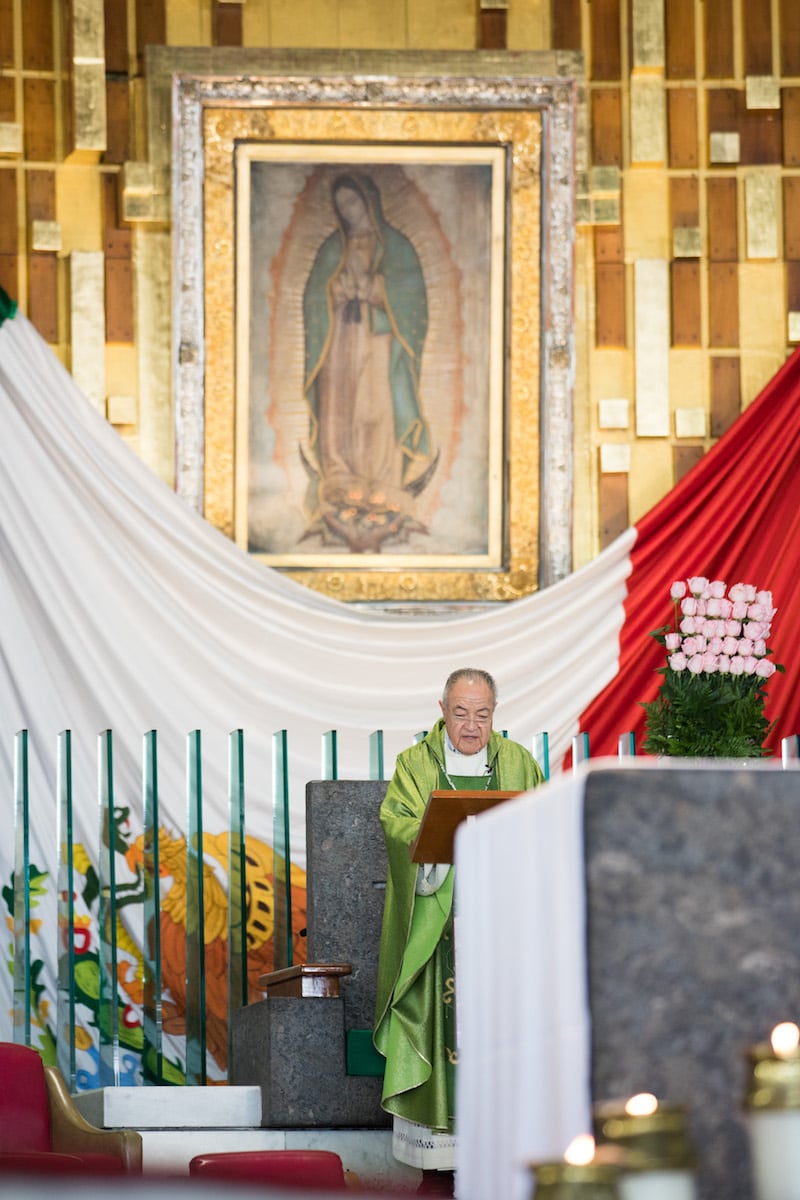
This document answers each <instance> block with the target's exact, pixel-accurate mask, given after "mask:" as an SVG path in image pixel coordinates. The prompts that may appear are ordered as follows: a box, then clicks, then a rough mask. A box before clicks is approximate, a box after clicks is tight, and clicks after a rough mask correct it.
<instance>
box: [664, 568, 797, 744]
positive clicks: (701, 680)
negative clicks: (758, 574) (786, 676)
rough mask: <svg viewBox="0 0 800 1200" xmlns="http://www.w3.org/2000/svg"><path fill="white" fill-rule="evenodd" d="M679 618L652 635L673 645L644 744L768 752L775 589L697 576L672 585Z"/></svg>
mask: <svg viewBox="0 0 800 1200" xmlns="http://www.w3.org/2000/svg"><path fill="white" fill-rule="evenodd" d="M670 595H671V597H672V603H673V613H674V616H673V623H672V626H670V625H666V626H664V628H663V629H657V630H655V631H654V632H653V634H652V635H651V636H652V637H654V638H656V640H657V641H659V642H660V643H661V644H662V645H663V646H664V647H665V649H666V651H667V665H666V667H663V668H662V669H661V674H662V675H663V676H664V682H663V683H662V685H661V688H660V691H659V694H658V698H657V699H656V700H653V701H651V702H650V703H649V704H645V705H644V708H645V711H646V712H647V721H646V738H645V741H644V749H645V750H647V751H649V752H650V753H652V754H669V755H681V756H685V757H692V758H697V757H702V758H707V757H713V758H760V757H762V756H763V755H765V754H767V753H768V751H766V750H765V749H764V741H765V739H766V737H767V734H768V733H769V731H770V728H771V726H770V724H769V722H768V721H767V719H766V717H765V716H764V702H765V700H766V684H767V680H768V679H769V678H770V677H771V676H772V675H774V673H775V672H776V671H783V667H782V666H780V665H779V664H777V663H774V662H772V661H771V659H770V658H769V657H768V656H769V655H770V654H771V653H772V651H771V650H770V649H769V648H768V646H767V639H768V638H769V635H770V630H771V627H772V618H773V617H774V615H775V611H776V610H775V608H774V607H773V604H772V593H771V592H766V591H757V590H756V588H755V587H753V585H752V584H749V583H737V584H734V586H733V587H732V588H730V589H729V588H728V586H727V584H726V583H724V582H723V581H722V580H720V579H716V580H713V581H709V580H708V579H705V578H704V577H703V576H695V577H693V578H691V579H689V580H687V581H686V583H684V582H683V581H682V580H681V581H678V582H677V583H673V585H672V587H671V588H670Z"/></svg>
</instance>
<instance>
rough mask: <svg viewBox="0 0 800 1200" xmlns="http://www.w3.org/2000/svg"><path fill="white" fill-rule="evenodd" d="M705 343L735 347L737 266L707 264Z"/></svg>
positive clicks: (737, 331)
mask: <svg viewBox="0 0 800 1200" xmlns="http://www.w3.org/2000/svg"><path fill="white" fill-rule="evenodd" d="M708 343H709V345H710V346H713V347H720V348H722V347H734V346H738V345H739V267H738V264H737V263H729V262H712V263H709V264H708Z"/></svg>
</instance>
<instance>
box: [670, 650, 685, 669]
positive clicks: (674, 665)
mask: <svg viewBox="0 0 800 1200" xmlns="http://www.w3.org/2000/svg"><path fill="white" fill-rule="evenodd" d="M667 661H668V663H669V665H670V669H671V670H672V671H685V670H686V655H685V654H680V653H678V654H670V656H669V658H668V659H667Z"/></svg>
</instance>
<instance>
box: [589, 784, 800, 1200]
mask: <svg viewBox="0 0 800 1200" xmlns="http://www.w3.org/2000/svg"><path fill="white" fill-rule="evenodd" d="M799 817H800V773H797V772H792V771H781V770H778V769H774V768H770V767H767V766H762V767H760V768H757V767H754V768H750V769H748V768H742V769H740V770H732V769H730V768H728V769H722V768H720V769H718V770H716V769H714V768H712V767H710V766H709V767H705V766H704V767H703V769H698V770H691V769H687V770H675V769H672V770H663V771H662V770H658V769H654V770H646V771H645V770H642V771H636V770H619V771H614V770H611V771H605V770H604V771H597V772H594V773H590V775H589V776H588V778H587V784H586V797H585V838H586V871H587V883H588V902H587V917H588V964H589V966H588V970H589V992H590V1001H591V1013H592V1095H593V1097H594V1098H595V1100H607V1099H617V1098H625V1097H627V1096H630V1095H632V1094H634V1093H636V1092H641V1091H648V1092H654V1093H655V1094H656V1095H657V1096H659V1098H660V1099H662V1100H664V1101H670V1102H674V1103H679V1104H684V1105H686V1107H687V1110H688V1114H689V1122H690V1128H691V1132H692V1136H693V1140H694V1142H695V1145H696V1147H697V1150H698V1152H699V1155H700V1171H699V1192H700V1196H701V1198H702V1200H720V1198H721V1197H725V1200H752V1195H753V1192H752V1185H751V1170H750V1156H749V1142H748V1133H747V1127H746V1118H745V1115H744V1113H743V1111H742V1098H743V1095H744V1092H745V1085H746V1076H747V1069H746V1064H745V1059H744V1052H745V1049H746V1047H747V1046H749V1045H752V1044H753V1043H754V1042H758V1041H763V1040H765V1039H767V1038H768V1036H769V1033H770V1031H771V1029H772V1028H773V1026H774V1025H775V1024H776V1023H777V1022H778V1021H781V1020H797V1019H798V1014H800V889H798V887H797V878H798V871H800V820H799V819H798V818H799Z"/></svg>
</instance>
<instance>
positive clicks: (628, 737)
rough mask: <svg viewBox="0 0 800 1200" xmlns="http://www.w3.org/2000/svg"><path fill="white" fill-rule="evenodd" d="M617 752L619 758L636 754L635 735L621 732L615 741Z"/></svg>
mask: <svg viewBox="0 0 800 1200" xmlns="http://www.w3.org/2000/svg"><path fill="white" fill-rule="evenodd" d="M617 753H618V755H619V757H620V758H632V757H634V756H635V754H636V735H635V734H634V733H632V732H631V733H621V734H620V735H619V740H618V742H617Z"/></svg>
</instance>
